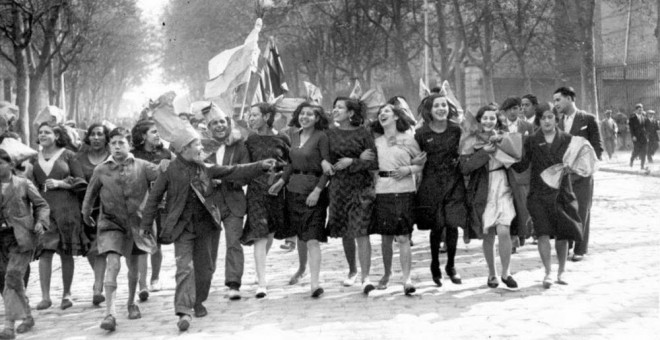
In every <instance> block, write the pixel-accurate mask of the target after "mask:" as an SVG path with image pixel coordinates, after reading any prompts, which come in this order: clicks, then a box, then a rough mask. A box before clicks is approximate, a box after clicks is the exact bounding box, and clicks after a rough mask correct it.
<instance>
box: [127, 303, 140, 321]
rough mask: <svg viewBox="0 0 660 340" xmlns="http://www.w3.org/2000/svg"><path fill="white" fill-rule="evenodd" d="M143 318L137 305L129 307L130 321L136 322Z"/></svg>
mask: <svg viewBox="0 0 660 340" xmlns="http://www.w3.org/2000/svg"><path fill="white" fill-rule="evenodd" d="M141 317H142V313H140V308H138V306H137V305H136V304H132V305H128V319H129V320H136V319H139V318H141Z"/></svg>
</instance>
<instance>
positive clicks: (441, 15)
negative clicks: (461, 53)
mask: <svg viewBox="0 0 660 340" xmlns="http://www.w3.org/2000/svg"><path fill="white" fill-rule="evenodd" d="M658 1H660V0H658ZM444 9H445V6H444V4H443V0H436V2H435V11H436V15H437V16H438V47H439V48H440V79H441V80H442V81H445V80H448V79H449V62H450V60H449V54H450V53H449V48H448V46H447V27H446V23H445V10H444ZM456 52H458V51H456ZM454 85H455V83H454ZM430 86H433V85H430Z"/></svg>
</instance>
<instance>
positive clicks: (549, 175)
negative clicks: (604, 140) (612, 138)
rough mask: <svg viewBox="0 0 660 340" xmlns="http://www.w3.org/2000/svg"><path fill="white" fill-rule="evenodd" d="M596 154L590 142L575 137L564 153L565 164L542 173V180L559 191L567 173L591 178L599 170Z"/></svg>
mask: <svg viewBox="0 0 660 340" xmlns="http://www.w3.org/2000/svg"><path fill="white" fill-rule="evenodd" d="M597 160H598V158H597V157H596V152H595V151H594V148H593V147H592V146H591V144H590V143H589V141H588V140H586V139H585V138H583V137H579V136H573V137H572V138H571V142H570V144H569V145H568V149H566V152H565V153H564V157H563V159H562V161H563V163H559V164H555V165H553V166H551V167H548V168H547V169H545V170H543V172H542V173H541V178H542V179H543V181H544V182H545V184H547V185H548V186H549V187H551V188H554V189H559V185H560V184H561V178H562V176H563V174H564V173H565V172H573V173H575V174H577V175H578V176H582V177H589V176H591V175H593V174H594V173H595V172H596V170H597V168H598V167H597V162H596V161H597Z"/></svg>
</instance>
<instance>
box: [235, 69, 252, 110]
mask: <svg viewBox="0 0 660 340" xmlns="http://www.w3.org/2000/svg"><path fill="white" fill-rule="evenodd" d="M250 80H252V70H250V73H249V74H248V80H247V83H246V84H245V96H243V104H242V105H241V113H240V114H239V115H238V120H243V111H244V110H245V102H247V97H248V91H249V90H250Z"/></svg>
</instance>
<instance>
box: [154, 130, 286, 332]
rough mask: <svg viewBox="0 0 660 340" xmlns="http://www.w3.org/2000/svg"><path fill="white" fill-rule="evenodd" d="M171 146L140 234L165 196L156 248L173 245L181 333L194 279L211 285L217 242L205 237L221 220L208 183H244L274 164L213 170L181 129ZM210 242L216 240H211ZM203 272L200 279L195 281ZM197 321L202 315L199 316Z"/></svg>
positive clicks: (196, 141)
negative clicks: (173, 155) (171, 156)
mask: <svg viewBox="0 0 660 340" xmlns="http://www.w3.org/2000/svg"><path fill="white" fill-rule="evenodd" d="M173 135H174V138H173V140H172V141H171V146H172V147H173V148H174V152H175V153H176V154H177V158H176V159H175V160H173V161H172V162H171V163H170V164H169V166H168V168H167V170H166V171H165V172H164V173H162V174H161V175H160V176H158V179H157V180H156V183H155V184H154V187H153V189H152V191H151V193H150V194H149V199H148V200H147V204H146V206H145V209H144V217H143V219H142V232H143V233H149V232H150V230H151V225H152V223H153V220H154V218H155V216H156V214H157V213H158V204H159V203H160V202H161V201H162V199H163V196H164V195H165V193H166V192H167V200H166V201H167V207H166V210H167V216H166V218H165V220H164V223H163V229H162V231H161V232H160V235H158V236H159V240H160V241H161V243H164V244H168V243H174V254H175V257H176V291H175V293H174V311H175V313H176V315H178V316H179V321H178V322H177V327H178V328H179V330H180V331H186V330H188V328H189V327H190V321H191V314H192V313H191V312H192V310H193V308H195V300H196V298H195V297H196V296H195V295H196V288H195V287H196V284H195V282H196V280H202V282H206V283H210V280H211V277H212V274H213V265H214V264H213V263H211V261H209V258H212V257H213V256H212V254H211V250H212V249H213V248H214V245H213V244H211V243H213V242H218V240H217V238H213V237H209V235H211V234H212V233H213V230H214V229H217V228H221V223H222V217H221V215H220V209H219V207H218V205H217V203H216V202H217V200H215V199H213V198H212V196H213V194H214V191H215V188H214V184H213V182H212V179H223V180H241V179H244V180H247V179H250V178H254V177H257V176H260V175H262V174H263V171H265V170H268V169H270V168H272V167H273V166H274V165H275V160H273V159H268V160H264V161H260V162H257V163H250V164H240V165H230V166H224V165H214V166H211V167H207V166H205V165H204V164H203V163H202V160H201V151H202V145H201V141H200V136H199V134H198V133H197V132H196V131H195V130H194V129H192V127H191V126H186V127H185V128H183V129H180V131H178V132H177V133H175V134H173ZM214 239H215V241H213V240H214ZM196 273H197V275H199V274H201V273H204V277H195V274H196ZM200 316H202V315H200Z"/></svg>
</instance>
